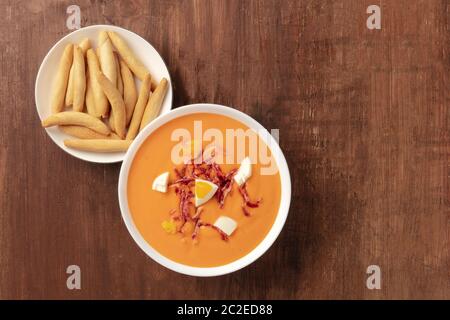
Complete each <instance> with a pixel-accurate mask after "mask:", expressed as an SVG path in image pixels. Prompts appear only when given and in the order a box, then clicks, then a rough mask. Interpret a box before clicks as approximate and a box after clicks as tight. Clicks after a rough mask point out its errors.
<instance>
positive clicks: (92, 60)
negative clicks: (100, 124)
mask: <svg viewBox="0 0 450 320" xmlns="http://www.w3.org/2000/svg"><path fill="white" fill-rule="evenodd" d="M86 55H87V62H88V69H89V79H90V80H89V81H90V82H91V86H92V93H93V95H94V100H95V112H96V114H97V116H96V117H100V116H102V117H105V116H106V114H107V112H108V100H107V99H106V96H105V94H104V93H103V90H102V88H101V86H100V84H99V83H98V81H97V76H96V75H97V73H98V72H100V64H99V62H98V58H97V55H96V54H95V52H94V50H93V49H89V50H88V51H87V54H86Z"/></svg>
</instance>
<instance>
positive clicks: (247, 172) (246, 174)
mask: <svg viewBox="0 0 450 320" xmlns="http://www.w3.org/2000/svg"><path fill="white" fill-rule="evenodd" d="M251 176H252V161H251V160H250V158H249V157H246V158H244V160H242V162H241V166H240V167H239V170H238V171H237V172H236V174H235V175H234V181H236V183H237V185H238V186H241V185H243V184H244V183H245V182H246V181H247V180H248V179H249V178H250V177H251Z"/></svg>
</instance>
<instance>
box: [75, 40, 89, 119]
mask: <svg viewBox="0 0 450 320" xmlns="http://www.w3.org/2000/svg"><path fill="white" fill-rule="evenodd" d="M85 94H86V74H85V65H84V56H83V51H81V48H80V47H78V46H75V47H74V52H73V110H74V111H83V108H84V98H85Z"/></svg>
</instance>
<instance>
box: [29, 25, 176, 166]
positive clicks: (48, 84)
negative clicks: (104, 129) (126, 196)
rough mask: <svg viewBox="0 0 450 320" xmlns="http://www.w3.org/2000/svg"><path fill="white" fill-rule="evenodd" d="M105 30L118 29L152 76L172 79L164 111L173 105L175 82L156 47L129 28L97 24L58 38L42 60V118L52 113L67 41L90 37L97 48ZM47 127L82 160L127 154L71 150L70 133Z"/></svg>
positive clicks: (100, 160)
mask: <svg viewBox="0 0 450 320" xmlns="http://www.w3.org/2000/svg"><path fill="white" fill-rule="evenodd" d="M102 30H106V31H115V32H117V33H118V34H119V35H120V36H121V37H122V38H123V39H124V40H125V41H126V42H127V44H128V46H129V47H130V49H131V50H132V51H133V52H134V53H135V54H136V56H137V57H138V58H139V59H140V60H141V61H142V63H143V64H144V65H145V66H146V67H147V68H148V70H149V71H150V73H151V75H152V76H153V77H154V78H155V79H156V80H157V81H160V80H161V79H162V78H163V77H165V78H166V79H167V80H168V81H169V88H168V90H167V94H166V97H165V99H164V102H163V105H162V107H161V114H164V113H167V112H169V111H170V109H171V108H172V84H171V80H170V75H169V71H168V70H167V67H166V64H165V63H164V61H163V59H162V58H161V56H160V55H159V53H158V52H157V51H156V50H155V48H153V47H152V45H151V44H149V43H148V42H147V41H146V40H144V39H143V38H142V37H140V36H138V35H137V34H135V33H133V32H131V31H128V30H126V29H123V28H119V27H116V26H110V25H95V26H89V27H85V28H82V29H79V30H76V31H74V32H72V33H70V34H68V35H67V36H65V37H64V38H62V39H61V40H59V41H58V42H57V43H56V44H55V45H54V46H53V47H52V48H51V49H50V51H49V52H48V53H47V55H46V56H45V58H44V61H42V64H41V67H40V68H39V72H38V74H37V77H36V86H35V89H34V95H35V100H36V108H37V112H38V114H39V118H40V119H41V121H42V120H43V119H45V118H47V117H48V116H50V115H51V108H50V97H51V90H52V87H53V80H54V78H55V76H56V72H57V69H58V65H59V60H60V58H61V55H62V52H63V51H64V47H65V46H66V44H68V43H80V42H81V41H82V40H83V39H84V38H89V39H90V40H91V45H92V46H93V47H97V38H98V34H99V32H100V31H102ZM136 84H137V90H139V88H140V81H139V80H137V81H136ZM45 130H46V131H47V133H48V135H49V136H50V138H52V140H53V141H54V142H55V143H56V144H57V145H58V146H59V147H60V148H61V149H63V150H64V151H66V152H67V153H69V154H71V155H72V156H74V157H77V158H79V159H82V160H86V161H91V162H98V163H113V162H120V161H122V160H123V158H124V156H125V152H116V153H96V152H87V151H80V150H75V149H70V148H67V147H66V146H65V145H64V140H65V139H67V138H70V136H68V135H67V134H65V133H63V132H62V131H61V130H59V129H58V128H57V127H51V128H47V129H45Z"/></svg>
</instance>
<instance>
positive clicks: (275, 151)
mask: <svg viewBox="0 0 450 320" xmlns="http://www.w3.org/2000/svg"><path fill="white" fill-rule="evenodd" d="M195 113H213V114H220V115H224V116H228V117H230V118H232V119H235V120H237V121H240V122H241V123H243V124H245V125H246V126H247V127H249V128H251V129H256V130H257V132H258V136H260V138H261V139H263V141H264V142H265V143H266V144H267V146H268V147H269V149H270V150H271V153H272V155H273V156H274V158H275V161H276V163H277V165H278V169H279V172H280V184H281V199H280V206H279V208H278V213H277V216H276V218H275V221H274V223H273V225H272V227H271V228H270V230H269V232H268V233H267V234H266V236H265V237H264V239H263V240H262V241H261V242H260V243H259V244H258V245H257V246H256V247H255V248H254V249H253V250H251V251H250V252H249V253H247V254H246V255H245V256H243V257H241V258H239V259H237V260H235V261H232V262H230V263H227V264H225V265H222V266H216V267H194V266H190V265H185V264H182V263H179V262H176V261H173V260H171V259H169V258H167V257H165V256H163V255H162V254H161V253H159V252H158V251H157V250H155V249H154V248H153V247H152V246H151V245H150V244H149V243H148V242H147V241H146V240H145V239H144V238H143V237H142V235H141V234H140V232H139V231H138V229H137V227H136V226H135V224H134V221H133V218H132V216H131V213H130V210H129V208H128V197H127V184H128V173H129V170H130V167H131V164H132V162H133V160H134V157H135V155H136V153H137V151H138V150H139V148H140V147H141V145H142V144H143V142H144V141H145V140H146V139H147V138H148V137H149V136H150V135H151V134H152V133H153V132H154V131H155V130H156V129H158V128H159V127H161V126H162V125H164V124H165V123H167V122H169V121H171V120H173V119H175V118H178V117H181V116H185V115H188V114H195ZM259 130H262V131H259ZM261 132H264V135H261V134H260V133H261ZM266 138H267V139H266ZM267 140H269V141H267ZM118 197H119V206H120V211H121V215H122V219H123V221H124V223H125V225H126V227H127V229H128V232H129V233H130V235H131V237H132V238H133V240H134V241H135V242H136V244H137V245H138V246H139V247H140V248H141V249H142V250H143V251H144V252H145V253H146V254H147V256H149V257H150V258H151V259H153V260H154V261H156V262H157V263H159V264H161V265H162V266H164V267H166V268H168V269H170V270H172V271H175V272H178V273H181V274H185V275H190V276H197V277H212V276H219V275H224V274H228V273H232V272H235V271H238V270H240V269H242V268H244V267H246V266H248V265H249V264H251V263H253V262H254V261H256V260H257V259H258V258H260V257H261V256H262V255H263V254H264V253H265V252H266V251H267V250H268V249H269V248H270V247H271V246H272V244H273V243H274V242H275V240H276V239H277V238H278V236H279V234H280V232H281V230H282V229H283V227H284V224H285V222H286V219H287V216H288V213H289V206H290V202H291V178H290V173H289V168H288V165H287V162H286V158H285V157H284V154H283V152H282V150H281V148H280V146H279V145H278V143H277V141H276V140H275V139H274V137H273V136H272V135H270V133H269V132H268V131H267V130H266V129H265V128H264V127H263V126H262V125H261V124H260V123H258V122H257V121H256V120H255V119H253V118H251V117H250V116H249V115H247V114H245V113H243V112H241V111H239V110H236V109H233V108H231V107H227V106H223V105H218V104H211V103H198V104H190V105H185V106H182V107H178V108H176V109H172V110H171V111H169V112H168V113H166V114H164V115H161V116H159V117H158V118H156V119H154V120H153V121H152V122H150V123H149V124H148V125H147V126H146V127H145V128H144V129H143V130H142V131H141V132H140V133H139V134H138V136H137V137H136V138H135V140H134V141H133V143H132V144H131V146H130V148H129V149H128V151H127V153H126V155H125V158H124V161H123V162H122V166H121V168H120V174H119V183H118Z"/></svg>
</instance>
